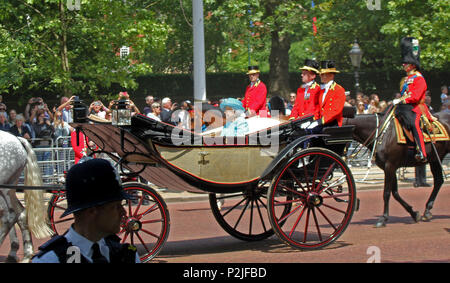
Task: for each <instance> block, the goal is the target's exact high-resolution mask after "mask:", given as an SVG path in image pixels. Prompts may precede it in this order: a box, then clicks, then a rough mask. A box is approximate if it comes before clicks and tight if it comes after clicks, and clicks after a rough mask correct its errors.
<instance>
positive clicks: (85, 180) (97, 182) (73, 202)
mask: <svg viewBox="0 0 450 283" xmlns="http://www.w3.org/2000/svg"><path fill="white" fill-rule="evenodd" d="M66 196H67V209H66V211H64V213H63V214H62V215H61V217H64V216H67V215H69V214H71V213H73V212H77V211H80V210H83V209H86V208H90V207H94V206H99V205H103V204H106V203H109V202H113V201H118V200H123V199H131V198H132V197H131V196H130V195H128V194H126V193H125V192H124V191H123V188H122V183H121V181H120V177H119V175H118V174H117V171H116V170H115V169H114V167H113V166H112V165H111V163H110V162H109V161H107V160H105V159H100V158H97V159H90V160H87V161H85V162H82V163H78V164H76V165H74V166H72V168H70V170H69V172H68V173H67V178H66Z"/></svg>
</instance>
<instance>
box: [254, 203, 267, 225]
mask: <svg viewBox="0 0 450 283" xmlns="http://www.w3.org/2000/svg"><path fill="white" fill-rule="evenodd" d="M258 200H259V199H257V200H256V201H255V204H256V208H257V209H258V214H259V219H260V220H261V224H262V226H263V229H264V232H267V228H266V225H265V224H264V218H263V216H262V213H261V209H260V208H259V204H258ZM259 201H261V200H259Z"/></svg>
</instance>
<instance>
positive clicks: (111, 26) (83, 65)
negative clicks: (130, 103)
mask: <svg viewBox="0 0 450 283" xmlns="http://www.w3.org/2000/svg"><path fill="white" fill-rule="evenodd" d="M4 2H5V1H4ZM141 2H145V1H109V0H96V1H87V0H83V1H81V6H80V8H81V9H80V10H79V11H77V10H76V9H69V7H66V3H67V1H66V0H46V1H39V0H27V1H24V0H14V1H9V2H8V3H3V2H2V4H0V11H1V12H0V19H1V25H0V39H1V43H2V44H1V45H0V60H1V61H0V63H1V64H0V65H1V73H2V75H1V78H0V91H3V92H5V91H8V90H11V89H13V90H14V89H17V88H18V87H23V88H25V89H27V90H30V89H31V90H32V89H41V90H42V88H43V86H45V90H47V91H53V92H59V93H63V94H65V95H71V94H77V93H81V92H84V93H89V94H90V95H92V96H96V95H97V89H98V86H101V87H109V86H111V84H112V83H118V84H120V85H121V86H123V87H124V88H131V89H133V88H136V87H137V84H136V82H135V78H136V77H137V76H139V75H144V74H148V73H150V72H151V67H150V66H149V65H148V64H146V63H145V62H144V61H143V58H144V55H145V50H146V48H148V47H149V46H158V45H162V44H163V43H164V41H165V40H166V38H167V30H166V28H165V25H164V24H161V23H160V22H158V21H157V20H156V17H155V13H154V11H152V10H150V9H147V8H146V7H145V6H143V5H142V3H141ZM123 45H125V46H131V48H132V50H133V52H131V54H130V56H128V57H127V58H126V59H121V58H120V56H118V54H119V53H118V52H119V49H120V47H121V46H123ZM5 62H9V64H6V63H5ZM25 81H26V84H25Z"/></svg>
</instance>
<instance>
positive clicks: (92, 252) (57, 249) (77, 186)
mask: <svg viewBox="0 0 450 283" xmlns="http://www.w3.org/2000/svg"><path fill="white" fill-rule="evenodd" d="M66 190H67V191H66V196H67V204H68V206H67V209H66V211H65V212H64V213H63V214H62V216H61V217H65V216H67V215H69V214H72V213H73V215H74V223H73V224H72V226H71V227H70V229H69V230H68V231H67V232H66V233H64V235H63V236H56V237H53V238H52V239H50V240H49V241H48V242H47V243H45V244H44V245H42V246H41V247H39V250H40V252H39V253H38V254H37V255H36V256H35V257H33V260H32V262H33V263H138V262H140V260H139V256H138V254H137V252H136V248H135V247H134V246H132V245H129V244H121V243H120V238H119V237H117V236H116V235H115V234H116V233H118V232H119V231H120V223H121V221H122V218H123V217H124V216H125V215H126V211H125V209H124V208H123V207H122V204H121V202H122V200H123V199H131V198H132V197H131V196H130V195H128V194H126V193H125V192H124V191H123V189H122V184H121V181H120V177H119V175H118V174H117V172H116V170H115V169H114V167H113V166H112V165H111V163H110V162H109V161H107V160H105V159H89V160H87V161H84V162H81V161H80V162H79V163H78V164H76V165H74V166H73V167H72V168H71V169H70V170H69V172H68V173H67V178H66Z"/></svg>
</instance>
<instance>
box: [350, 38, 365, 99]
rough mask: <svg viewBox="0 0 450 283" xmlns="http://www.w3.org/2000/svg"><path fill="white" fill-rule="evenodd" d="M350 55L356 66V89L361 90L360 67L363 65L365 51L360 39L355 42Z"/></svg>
mask: <svg viewBox="0 0 450 283" xmlns="http://www.w3.org/2000/svg"><path fill="white" fill-rule="evenodd" d="M348 54H349V56H350V60H351V61H352V65H353V67H354V68H355V89H356V92H358V91H359V68H360V67H361V60H362V56H363V51H362V50H361V48H359V44H358V41H357V40H356V39H355V42H354V43H353V46H352V49H351V50H350V52H349V53H348Z"/></svg>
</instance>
